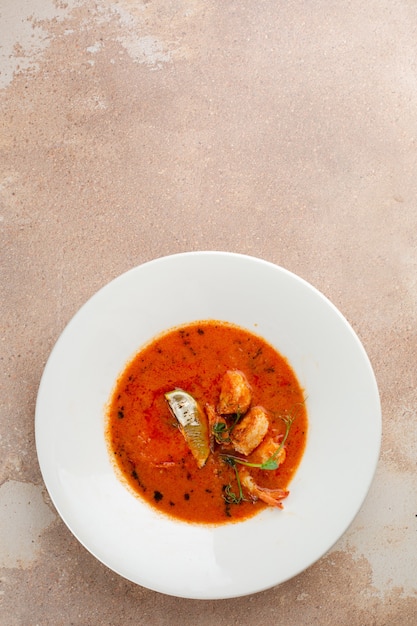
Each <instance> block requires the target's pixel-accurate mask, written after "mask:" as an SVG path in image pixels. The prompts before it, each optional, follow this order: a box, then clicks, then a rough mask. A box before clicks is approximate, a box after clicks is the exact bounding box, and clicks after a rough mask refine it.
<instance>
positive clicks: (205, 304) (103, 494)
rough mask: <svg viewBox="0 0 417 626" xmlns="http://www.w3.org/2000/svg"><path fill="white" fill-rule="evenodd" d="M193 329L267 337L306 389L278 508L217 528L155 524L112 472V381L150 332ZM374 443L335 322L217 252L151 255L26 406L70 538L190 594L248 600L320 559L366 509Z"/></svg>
mask: <svg viewBox="0 0 417 626" xmlns="http://www.w3.org/2000/svg"><path fill="white" fill-rule="evenodd" d="M201 319H219V320H225V321H229V322H234V323H236V324H239V325H241V326H243V327H245V328H247V329H248V330H251V331H253V332H255V333H257V334H259V335H261V336H262V337H264V338H265V339H266V340H267V341H269V342H270V343H271V344H273V345H274V346H275V347H276V348H277V349H278V350H279V351H280V352H281V353H282V354H283V355H285V356H286V357H287V358H288V360H289V362H290V364H291V365H292V367H293V368H294V370H295V372H296V374H297V376H298V379H299V381H300V383H301V385H302V386H303V387H304V389H305V391H306V394H307V397H308V399H307V410H308V416H309V435H308V441H307V447H306V451H305V454H304V457H303V460H302V462H301V465H300V467H299V469H298V472H297V474H296V475H295V478H294V479H293V481H292V483H291V485H290V490H291V494H290V496H289V497H288V499H287V500H286V501H285V509H284V511H280V510H271V509H268V510H265V511H263V512H262V513H260V514H259V515H258V516H256V517H254V518H252V519H250V520H247V521H245V522H241V523H237V524H226V525H223V526H217V527H206V526H201V525H192V524H187V523H183V522H179V521H175V520H172V519H169V518H168V517H164V516H161V515H159V514H158V513H157V512H155V511H154V510H153V509H152V508H150V507H149V506H148V505H146V504H145V503H144V502H142V501H141V500H140V499H139V498H136V497H135V496H133V495H132V494H131V492H130V491H129V490H128V489H127V488H126V487H125V486H124V485H123V484H122V483H121V482H120V481H119V480H118V478H117V477H116V475H115V471H114V468H113V466H112V464H111V462H110V460H109V454H108V451H107V447H106V442H105V438H104V423H105V417H104V413H105V405H106V402H108V400H109V397H110V393H111V391H112V389H113V386H114V383H115V380H116V377H117V376H118V375H119V374H120V373H121V371H122V370H123V368H124V366H125V364H126V362H127V361H128V360H129V359H130V358H131V357H132V356H133V355H134V354H135V353H136V352H137V351H138V349H139V348H140V347H141V346H142V344H144V343H146V342H147V341H149V339H151V338H152V337H153V336H155V335H156V334H158V333H160V332H161V331H164V330H166V329H168V328H170V327H172V326H176V325H178V324H182V323H185V322H190V321H194V320H201ZM380 439H381V412H380V403H379V395H378V389H377V385H376V382H375V377H374V374H373V371H372V367H371V365H370V362H369V360H368V357H367V355H366V353H365V350H364V348H363V347H362V345H361V343H360V341H359V339H358V338H357V336H356V335H355V333H354V332H353V330H352V328H351V327H350V326H349V324H348V323H347V321H346V320H345V319H344V317H343V316H342V315H341V314H340V313H339V312H338V310H337V309H336V308H335V307H334V306H333V305H332V304H331V303H330V302H329V301H328V300H327V299H326V298H325V297H324V296H323V295H322V294H321V293H320V292H318V291H317V290H316V289H315V288H313V287H312V286H311V285H309V284H308V283H307V282H305V281H304V280H302V279H301V278H299V277H297V276H295V275H294V274H292V273H290V272H288V271H286V270H285V269H282V268H280V267H278V266H276V265H273V264H271V263H268V262H266V261H262V260H260V259H256V258H253V257H248V256H244V255H239V254H231V253H227V252H191V253H185V254H178V255H173V256H168V257H164V258H161V259H157V260H155V261H151V262H150V263H146V264H144V265H141V266H139V267H136V268H134V269H132V270H130V271H129V272H127V273H125V274H123V275H122V276H120V277H118V278H116V279H115V280H113V281H112V282H111V283H109V284H108V285H107V286H106V287H104V288H103V289H101V290H100V291H99V292H98V293H96V294H95V295H94V296H93V297H92V298H91V299H90V300H89V301H88V302H87V303H86V304H85V305H84V306H83V307H82V308H81V309H80V311H79V312H78V313H77V314H76V315H75V317H74V318H73V319H72V320H71V322H70V323H69V324H68V326H67V327H66V329H65V330H64V332H63V333H62V335H61V337H60V338H59V340H58V341H57V343H56V345H55V347H54V349H53V351H52V353H51V355H50V358H49V360H48V363H47V365H46V367H45V371H44V374H43V377H42V381H41V384H40V388H39V394H38V400H37V406H36V445H37V451H38V457H39V462H40V466H41V470H42V474H43V478H44V480H45V483H46V486H47V488H48V491H49V493H50V496H51V498H52V500H53V502H54V504H55V506H56V508H57V510H58V512H59V514H60V515H61V517H62V519H63V520H64V522H65V523H66V524H67V526H68V528H69V529H70V530H71V531H72V533H73V534H74V535H75V536H76V537H77V539H78V540H79V541H80V542H81V543H82V544H83V545H84V546H85V547H86V548H87V550H89V551H90V552H91V553H92V554H93V555H94V556H95V557H96V558H97V559H99V560H100V561H102V562H103V563H104V564H105V565H107V566H108V567H109V568H111V569H112V570H114V571H115V572H117V573H118V574H120V575H121V576H124V577H125V578H127V579H129V580H131V581H133V582H135V583H138V584H139V585H142V586H144V587H148V588H149V589H153V590H156V591H159V592H163V593H166V594H170V595H174V596H181V597H187V598H201V599H216V598H229V597H236V596H241V595H246V594H251V593H255V592H258V591H261V590H263V589H266V588H269V587H272V586H274V585H277V584H279V583H282V582H283V581H285V580H288V579H289V578H291V577H293V576H295V575H296V574H298V573H300V572H301V571H303V570H304V569H306V568H307V567H309V566H310V565H312V564H313V563H314V562H315V561H317V560H318V559H319V558H320V557H321V556H323V555H324V554H325V553H326V552H327V551H328V550H329V548H330V547H331V546H332V545H333V544H334V543H335V542H336V541H337V539H339V537H340V536H341V535H342V534H343V533H344V532H345V530H346V529H347V527H348V526H349V524H350V523H351V522H352V520H353V518H354V517H355V515H356V513H357V512H358V510H359V508H360V506H361V504H362V503H363V501H364V498H365V496H366V494H367V492H368V489H369V486H370V483H371V481H372V478H373V475H374V472H375V468H376V464H377V460H378V456H379V448H380Z"/></svg>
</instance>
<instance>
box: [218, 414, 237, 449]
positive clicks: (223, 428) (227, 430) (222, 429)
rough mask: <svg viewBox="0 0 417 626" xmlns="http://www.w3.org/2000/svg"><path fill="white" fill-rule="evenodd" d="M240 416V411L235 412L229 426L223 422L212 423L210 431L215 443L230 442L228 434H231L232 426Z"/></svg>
mask: <svg viewBox="0 0 417 626" xmlns="http://www.w3.org/2000/svg"><path fill="white" fill-rule="evenodd" d="M241 417H242V413H240V412H238V413H236V415H235V418H234V420H233V423H232V424H231V426H227V424H226V423H225V422H217V423H216V424H214V426H213V428H212V433H213V435H214V439H215V440H216V443H218V444H220V445H221V444H222V443H230V441H231V439H230V435H231V434H232V431H233V429H234V427H235V426H236V424H237V423H238V421H239V420H240V418H241Z"/></svg>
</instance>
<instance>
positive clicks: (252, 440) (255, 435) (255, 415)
mask: <svg viewBox="0 0 417 626" xmlns="http://www.w3.org/2000/svg"><path fill="white" fill-rule="evenodd" d="M268 428H269V419H268V416H267V414H266V412H265V409H263V408H262V407H261V406H255V407H252V408H251V409H250V411H249V412H248V413H246V415H245V417H244V418H243V419H242V420H241V421H240V422H239V423H238V424H237V426H235V428H234V429H233V431H232V433H231V435H230V438H231V440H232V445H233V447H234V449H235V450H236V451H237V452H239V453H240V454H244V455H245V456H247V455H248V454H250V453H251V452H253V450H255V448H257V447H258V446H259V444H260V443H261V442H262V440H263V439H264V437H265V435H266V433H267V432H268Z"/></svg>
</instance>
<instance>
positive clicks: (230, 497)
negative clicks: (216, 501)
mask: <svg viewBox="0 0 417 626" xmlns="http://www.w3.org/2000/svg"><path fill="white" fill-rule="evenodd" d="M224 460H225V462H226V463H227V464H228V465H230V466H231V467H233V469H234V471H235V476H236V482H237V488H238V494H237V495H236V494H235V493H234V491H232V485H231V484H230V483H229V484H228V485H226V487H225V490H224V496H223V498H224V499H225V501H226V502H227V504H240V503H241V502H243V501H244V500H245V498H244V496H243V490H242V485H241V482H240V477H239V472H238V471H237V467H236V463H235V460H234V458H233V457H231V456H229V457H224Z"/></svg>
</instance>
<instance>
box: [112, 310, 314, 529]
mask: <svg viewBox="0 0 417 626" xmlns="http://www.w3.org/2000/svg"><path fill="white" fill-rule="evenodd" d="M229 369H239V370H241V371H242V372H244V374H245V375H246V378H247V380H248V382H249V384H250V386H251V389H252V406H256V405H261V406H263V407H264V408H265V409H266V410H267V411H268V414H269V416H270V417H271V426H270V431H273V432H274V434H276V433H282V434H283V433H284V431H285V424H284V422H283V420H282V419H281V418H280V417H279V416H283V415H291V414H292V415H296V418H295V419H294V421H293V423H292V425H291V429H290V432H289V435H288V439H287V441H286V444H285V448H286V459H285V462H284V463H283V464H282V465H280V466H279V467H278V469H277V470H268V471H266V470H260V469H255V468H252V469H251V470H250V473H251V474H252V476H253V478H254V480H255V481H256V482H257V483H258V484H259V485H261V486H262V487H269V488H272V487H273V488H277V487H278V488H286V487H287V486H288V484H289V482H290V481H291V479H292V477H293V475H294V473H295V471H296V469H297V467H298V465H299V463H300V460H301V458H302V454H303V451H304V447H305V442H306V436H307V413H306V408H305V403H304V395H303V390H302V389H301V387H300V385H299V383H298V381H297V378H296V375H295V373H294V372H293V370H292V368H291V367H290V365H289V363H288V362H287V360H286V359H285V358H284V357H283V356H281V355H280V354H279V353H278V352H277V351H276V350H275V349H274V348H273V347H272V346H271V345H269V344H268V343H267V342H266V341H265V340H264V339H262V338H261V337H259V336H257V335H255V334H253V333H251V332H249V331H247V330H245V329H243V328H240V327H237V326H234V325H232V324H229V323H226V322H217V321H213V320H205V321H201V322H194V323H191V324H188V325H186V326H181V327H178V328H174V329H171V330H170V331H167V332H166V333H164V334H162V335H160V336H158V337H156V338H155V339H154V340H153V341H151V342H150V343H149V344H147V345H146V346H145V347H144V348H143V349H142V350H141V351H140V352H139V353H138V354H137V355H136V356H135V357H134V358H133V359H132V361H131V362H130V363H128V365H127V366H126V368H125V370H124V372H123V373H122V374H121V376H120V377H119V379H118V380H117V383H116V386H115V389H114V392H113V395H112V397H111V400H110V404H109V409H108V416H107V417H108V422H107V432H106V435H107V440H108V444H109V449H110V452H111V455H112V457H113V458H114V460H115V463H116V466H117V469H118V472H119V474H121V476H122V478H123V479H124V480H125V481H126V482H127V483H128V485H129V486H130V487H131V489H133V491H134V492H135V493H136V494H138V495H140V496H141V497H142V498H143V499H144V500H146V501H147V502H148V503H149V504H150V505H152V506H153V507H154V508H156V509H157V510H158V511H160V512H163V513H166V514H168V515H170V516H172V517H175V518H178V519H181V520H184V521H187V522H196V523H206V524H213V523H215V524H218V523H225V522H231V521H238V520H242V519H246V518H248V517H252V516H253V515H255V514H256V513H258V512H259V511H260V510H262V509H264V508H265V507H266V505H265V504H264V503H262V502H261V501H259V500H258V501H256V502H253V501H251V500H249V499H248V501H243V502H241V503H239V504H229V503H227V502H226V501H225V498H224V493H225V487H226V485H228V484H230V485H231V488H232V490H233V491H234V492H235V493H237V489H238V488H237V483H236V476H235V471H234V469H233V468H232V467H230V466H229V465H228V464H227V463H225V462H224V459H223V458H221V457H220V453H221V452H223V453H224V452H225V450H224V449H222V447H217V446H216V448H215V451H214V453H211V454H210V456H209V458H208V460H207V462H206V464H205V466H204V467H203V468H201V469H198V467H197V464H196V461H195V459H194V457H193V456H192V454H191V452H190V450H189V448H188V446H187V444H186V442H185V439H184V437H183V435H182V433H181V432H180V430H179V428H178V427H177V424H176V420H175V418H174V417H173V415H172V413H171V411H170V410H169V407H168V404H167V402H166V400H165V397H164V394H165V393H166V392H168V391H171V390H172V389H174V388H178V387H179V388H181V389H183V390H185V391H187V392H188V393H190V394H191V395H192V396H194V398H195V399H196V400H197V401H198V402H199V403H200V404H201V406H202V407H204V406H205V405H206V404H212V405H214V406H216V405H217V402H218V398H219V393H220V386H221V380H222V377H223V375H224V374H225V372H226V371H227V370H229ZM227 453H228V454H236V453H234V451H233V450H232V449H229V450H228V451H227ZM284 503H285V501H284Z"/></svg>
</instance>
